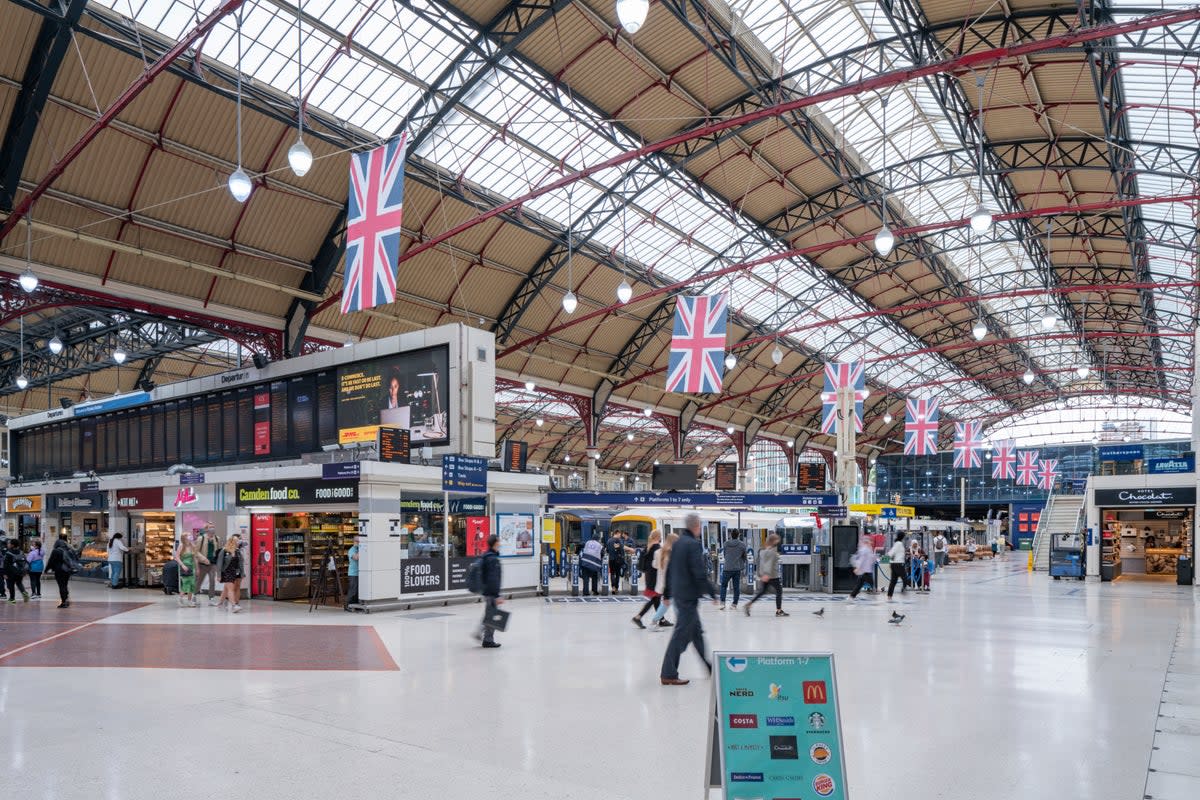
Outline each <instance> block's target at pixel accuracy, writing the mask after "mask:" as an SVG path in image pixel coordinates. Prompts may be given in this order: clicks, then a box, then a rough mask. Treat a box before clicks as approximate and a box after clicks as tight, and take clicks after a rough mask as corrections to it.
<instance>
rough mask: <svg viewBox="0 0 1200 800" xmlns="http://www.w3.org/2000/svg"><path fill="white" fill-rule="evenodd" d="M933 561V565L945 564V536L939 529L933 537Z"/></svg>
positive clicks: (942, 565) (940, 565)
mask: <svg viewBox="0 0 1200 800" xmlns="http://www.w3.org/2000/svg"><path fill="white" fill-rule="evenodd" d="M933 563H934V565H935V566H938V567H944V566H946V537H945V535H944V534H942V533H941V531H939V532H938V535H937V536H935V537H933Z"/></svg>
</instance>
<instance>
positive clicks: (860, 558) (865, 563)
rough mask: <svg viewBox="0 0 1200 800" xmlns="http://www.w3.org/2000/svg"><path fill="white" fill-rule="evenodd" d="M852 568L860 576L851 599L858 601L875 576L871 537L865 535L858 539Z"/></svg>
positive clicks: (851, 564) (852, 557)
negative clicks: (859, 594)
mask: <svg viewBox="0 0 1200 800" xmlns="http://www.w3.org/2000/svg"><path fill="white" fill-rule="evenodd" d="M850 566H852V567H854V574H855V575H857V576H858V580H857V581H856V582H855V584H854V589H853V590H852V591H851V592H850V599H851V600H857V599H858V593H859V592H861V591H862V590H863V587H864V586H866V585H867V583H869V582H870V580H871V577H872V576H873V575H874V574H875V548H874V547H873V546H872V545H871V537H870V536H868V535H867V534H865V533H864V534H863V535H862V536H860V537H858V550H857V551H856V552H855V553H854V555H852V556H851V557H850Z"/></svg>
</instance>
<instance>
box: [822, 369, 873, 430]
mask: <svg viewBox="0 0 1200 800" xmlns="http://www.w3.org/2000/svg"><path fill="white" fill-rule="evenodd" d="M863 363H864V362H862V361H848V362H834V363H830V364H826V365H825V391H823V392H821V433H837V430H838V418H837V393H838V389H840V388H842V387H843V386H852V387H854V430H856V431H858V432H859V433H862V429H863V401H864V400H866V399H867V377H866V375H865V374H864V373H863Z"/></svg>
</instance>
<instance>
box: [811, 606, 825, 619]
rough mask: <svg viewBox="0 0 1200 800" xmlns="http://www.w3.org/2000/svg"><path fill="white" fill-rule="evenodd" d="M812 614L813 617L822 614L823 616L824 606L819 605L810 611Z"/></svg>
mask: <svg viewBox="0 0 1200 800" xmlns="http://www.w3.org/2000/svg"><path fill="white" fill-rule="evenodd" d="M812 614H813V616H814V617H823V616H825V606H821V607H820V608H818V609H817V610H816V611H814V612H812Z"/></svg>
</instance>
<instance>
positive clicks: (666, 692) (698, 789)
mask: <svg viewBox="0 0 1200 800" xmlns="http://www.w3.org/2000/svg"><path fill="white" fill-rule="evenodd" d="M1024 563H1025V562H1024V559H1023V558H1021V557H1019V556H1017V555H1012V556H1010V557H1009V558H1008V559H1007V560H1000V561H997V562H995V563H992V562H982V563H978V564H963V565H957V566H953V567H951V568H949V569H946V570H943V571H940V572H939V573H938V574H937V575H936V576H935V578H934V591H933V593H931V594H929V595H918V594H914V593H912V592H910V593H908V594H905V595H903V596H902V600H901V602H897V603H896V604H894V605H889V604H887V603H886V602H885V600H884V599H883V598H882V597H877V598H874V599H871V600H866V601H861V600H860V601H859V602H858V603H856V604H853V605H852V604H850V603H848V602H846V601H845V599H844V598H841V597H839V598H827V597H820V596H804V595H801V596H800V597H799V598H798V599H787V600H785V603H784V607H785V609H786V610H788V611H789V612H790V613H791V616H790V617H788V618H783V619H777V618H775V617H774V615H773V609H772V604H770V603H768V602H762V603H760V604H758V605H756V606H755V609H754V616H753V617H752V618H750V619H747V618H746V617H745V616H744V615H743V614H742V613H740V611H739V612H737V613H732V612H724V613H722V612H719V611H717V610H716V609H714V608H712V606H711V605H709V606H702V609H703V610H702V615H703V620H704V626H705V629H706V631H707V636H708V644H709V647H710V648H718V649H745V650H756V649H795V650H814V651H820V650H832V651H833V652H834V653H835V654H836V658H837V677H838V683H839V691H840V702H841V706H842V727H843V737H844V741H845V747H846V761H847V765H848V773H849V784H848V786H849V789H850V795H851V796H853V797H857V798H883V797H887V798H894V799H898V800H909V799H910V798H911V800H927V798H954V800H982V799H983V798H1014V797H1019V798H1022V800H1033V799H1034V798H1055V799H1056V800H1057V798H1061V797H1064V796H1067V797H1080V798H1091V799H1093V800H1101V799H1102V798H1105V799H1106V798H1111V799H1112V800H1135V799H1136V798H1142V797H1152V798H1154V800H1175V798H1180V799H1182V798H1193V799H1194V798H1196V797H1200V623H1198V622H1197V618H1196V594H1195V590H1193V589H1192V588H1191V587H1177V586H1175V585H1173V584H1161V585H1159V584H1138V583H1131V582H1124V583H1121V584H1117V585H1112V584H1101V583H1098V582H1094V581H1090V580H1089V581H1087V582H1077V581H1052V580H1050V579H1049V578H1047V577H1046V575H1045V574H1044V573H1037V574H1030V573H1027V572H1025V570H1024ZM46 584H47V585H46V587H45V589H46V592H47V594H46V599H44V600H42V601H41V602H40V603H38V602H30V603H28V604H21V603H17V604H15V605H10V604H7V603H6V604H4V605H3V606H2V607H0V785H2V786H3V787H4V788H5V790H7V792H8V794H10V795H11V796H13V797H20V798H22V800H30V798H46V799H47V800H50V799H53V800H83V799H84V798H87V800H100V799H103V800H109V799H110V798H111V799H112V800H142V799H143V798H144V799H145V800H151V799H153V800H161V798H193V797H212V796H217V794H218V793H221V794H223V795H225V796H229V793H231V792H232V793H233V794H234V795H236V796H242V797H258V798H265V799H266V800H276V799H279V800H283V799H285V798H286V799H287V800H292V799H293V798H294V799H295V800H302V799H306V798H317V797H351V798H359V797H362V798H384V797H388V798H390V797H400V798H487V799H488V800H517V798H520V800H550V799H551V798H553V799H554V800H675V799H676V798H679V800H684V799H685V798H700V797H703V796H704V791H703V788H702V787H703V780H704V761H705V746H706V741H707V730H706V727H705V726H706V722H707V719H706V718H707V714H708V710H709V700H710V697H709V695H710V692H711V684H710V682H709V681H708V680H707V679H706V678H705V677H704V674H703V673H704V670H703V666H702V665H701V664H700V662H699V660H698V659H697V658H696V657H695V654H694V653H688V654H687V655H685V656H684V660H683V662H682V666H681V675H682V676H683V677H689V678H692V679H694V680H693V682H692V683H691V685H689V686H685V687H665V686H661V685H659V681H658V669H659V664H660V661H661V658H662V654H663V650H664V648H665V647H666V644H667V638H668V636H669V631H665V632H650V631H642V630H639V629H637V628H635V627H634V626H633V624H632V623H631V622H630V616H631V615H632V614H633V612H634V611H635V610H636V608H637V605H636V604H635V602H634V601H633V599H632V598H627V599H625V600H624V601H620V602H618V601H612V600H610V601H606V602H595V603H571V602H546V601H545V600H543V599H522V600H516V601H513V602H512V603H510V604H509V606H508V608H509V609H510V610H511V611H512V612H513V616H512V620H511V625H510V628H509V630H508V631H507V632H505V633H502V634H499V635H498V640H499V641H500V642H502V643H503V647H501V648H499V649H496V650H484V649H482V648H480V647H478V646H477V645H476V643H475V642H474V641H473V640H472V639H471V638H470V635H469V634H470V632H471V630H472V629H473V627H474V625H475V623H476V622H477V620H478V617H479V614H480V608H481V607H480V606H478V605H453V606H448V607H437V608H425V609H420V610H413V611H408V612H388V613H376V614H369V615H367V614H346V613H343V612H342V611H340V610H338V609H323V610H320V611H318V612H317V613H313V614H309V613H307V606H305V605H296V604H290V603H274V602H270V601H261V600H259V601H253V602H249V603H246V604H245V607H246V610H245V611H244V612H243V613H241V614H238V615H230V614H228V613H225V612H221V611H218V610H217V609H215V608H210V607H208V606H207V605H202V606H201V607H200V608H180V607H179V606H178V604H177V601H176V600H175V599H174V598H166V597H164V596H163V595H162V593H161V592H157V593H156V592H151V591H142V590H122V591H109V590H107V589H106V588H105V587H102V586H99V585H96V584H86V583H82V582H75V583H74V585H73V587H72V601H73V602H72V608H71V609H68V610H64V611H59V610H57V609H56V608H55V605H57V600H56V598H55V599H50V597H51V595H52V594H54V591H53V581H47V582H46ZM898 599H901V598H900V596H899V595H898ZM764 600H767V598H764ZM743 602H745V600H744V599H743ZM822 606H824V607H825V609H826V611H825V616H824V617H823V618H817V617H815V616H813V615H812V614H811V613H810V612H812V611H814V610H816V609H817V608H819V607H822ZM892 609H896V610H898V611H900V612H901V613H903V614H906V615H907V618H906V619H905V621H904V623H903V624H901V625H900V626H893V625H888V624H887V623H886V619H887V617H888V616H889V614H890V612H891V610H892ZM104 665H108V666H104ZM712 796H714V797H715V796H717V793H716V792H713V795H712Z"/></svg>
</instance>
